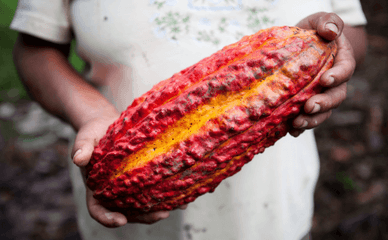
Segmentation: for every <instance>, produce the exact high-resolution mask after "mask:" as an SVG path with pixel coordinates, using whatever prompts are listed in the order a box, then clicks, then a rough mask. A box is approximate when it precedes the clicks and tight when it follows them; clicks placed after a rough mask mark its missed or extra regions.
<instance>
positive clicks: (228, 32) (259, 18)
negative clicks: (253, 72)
mask: <svg viewBox="0 0 388 240" xmlns="http://www.w3.org/2000/svg"><path fill="white" fill-rule="evenodd" d="M190 1H192V2H194V3H198V2H199V3H200V4H203V5H228V4H236V3H237V2H239V1H238V0H224V1H217V2H215V1H209V0H190ZM274 1H276V0H266V2H267V3H266V4H265V5H269V4H271V3H272V2H274ZM167 2H168V1H153V2H152V5H153V6H155V7H156V9H157V10H158V13H157V14H158V16H157V17H156V18H154V19H153V22H154V23H155V24H156V26H157V29H156V31H157V32H159V33H162V36H163V37H165V38H167V39H170V40H173V41H179V39H181V38H183V37H186V38H187V37H189V38H194V39H196V40H197V41H200V42H208V43H211V44H213V45H216V46H218V45H219V44H222V43H221V42H222V41H221V40H222V39H223V38H227V37H229V38H230V37H231V36H232V37H233V38H234V39H235V40H236V41H237V40H240V39H241V38H242V37H243V36H244V35H248V34H253V33H255V32H257V31H259V30H260V29H263V28H265V27H268V26H269V25H271V24H273V23H274V22H275V20H274V19H273V18H271V17H270V15H269V14H268V12H269V8H266V7H257V6H254V7H242V9H240V10H234V11H233V12H235V13H236V14H231V15H230V16H231V18H228V17H225V14H224V15H220V19H219V20H216V19H212V20H211V21H210V20H208V19H206V24H205V25H206V26H205V27H204V26H200V24H199V22H197V20H195V18H193V17H191V16H190V14H189V13H186V14H182V13H181V12H179V11H172V10H174V6H171V5H170V4H168V3H167ZM166 3H167V4H166ZM174 5H175V4H174ZM166 10H167V11H166ZM200 11H207V10H200ZM210 12H212V11H210ZM241 13H243V14H241ZM238 15H240V16H241V19H239V18H238V17H239V16H238ZM236 19H238V21H237V20H236ZM201 20H203V19H201ZM216 22H218V24H217V23H216ZM232 25H233V26H234V27H231V26H232ZM209 26H210V28H211V29H209ZM236 26H237V28H238V29H236Z"/></svg>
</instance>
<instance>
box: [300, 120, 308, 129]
mask: <svg viewBox="0 0 388 240" xmlns="http://www.w3.org/2000/svg"><path fill="white" fill-rule="evenodd" d="M307 124H308V123H307V121H306V120H302V124H301V125H299V126H298V127H297V128H305V127H307Z"/></svg>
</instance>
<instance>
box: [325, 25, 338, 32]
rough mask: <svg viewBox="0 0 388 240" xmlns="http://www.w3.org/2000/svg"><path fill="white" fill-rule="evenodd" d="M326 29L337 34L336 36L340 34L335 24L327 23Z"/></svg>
mask: <svg viewBox="0 0 388 240" xmlns="http://www.w3.org/2000/svg"><path fill="white" fill-rule="evenodd" d="M325 28H326V29H327V30H329V31H331V32H333V33H335V34H336V35H337V34H338V28H337V26H336V25H335V24H334V23H327V24H326V26H325Z"/></svg>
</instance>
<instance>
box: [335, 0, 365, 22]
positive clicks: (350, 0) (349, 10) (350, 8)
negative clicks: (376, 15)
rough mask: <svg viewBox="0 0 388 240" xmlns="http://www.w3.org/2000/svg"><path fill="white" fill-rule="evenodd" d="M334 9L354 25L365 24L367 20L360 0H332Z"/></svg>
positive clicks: (344, 19)
mask: <svg viewBox="0 0 388 240" xmlns="http://www.w3.org/2000/svg"><path fill="white" fill-rule="evenodd" d="M331 4H332V7H333V11H334V12H335V13H336V14H337V15H338V16H339V17H340V18H342V20H343V21H344V22H345V24H349V25H352V26H359V25H365V24H366V23H367V20H366V18H365V15H364V12H363V11H362V7H361V3H360V1H359V0H331Z"/></svg>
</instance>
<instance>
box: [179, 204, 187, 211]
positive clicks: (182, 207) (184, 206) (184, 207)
mask: <svg viewBox="0 0 388 240" xmlns="http://www.w3.org/2000/svg"><path fill="white" fill-rule="evenodd" d="M187 206H188V205H187V204H184V205H182V206H180V207H179V209H182V210H185V209H186V208H187Z"/></svg>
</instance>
